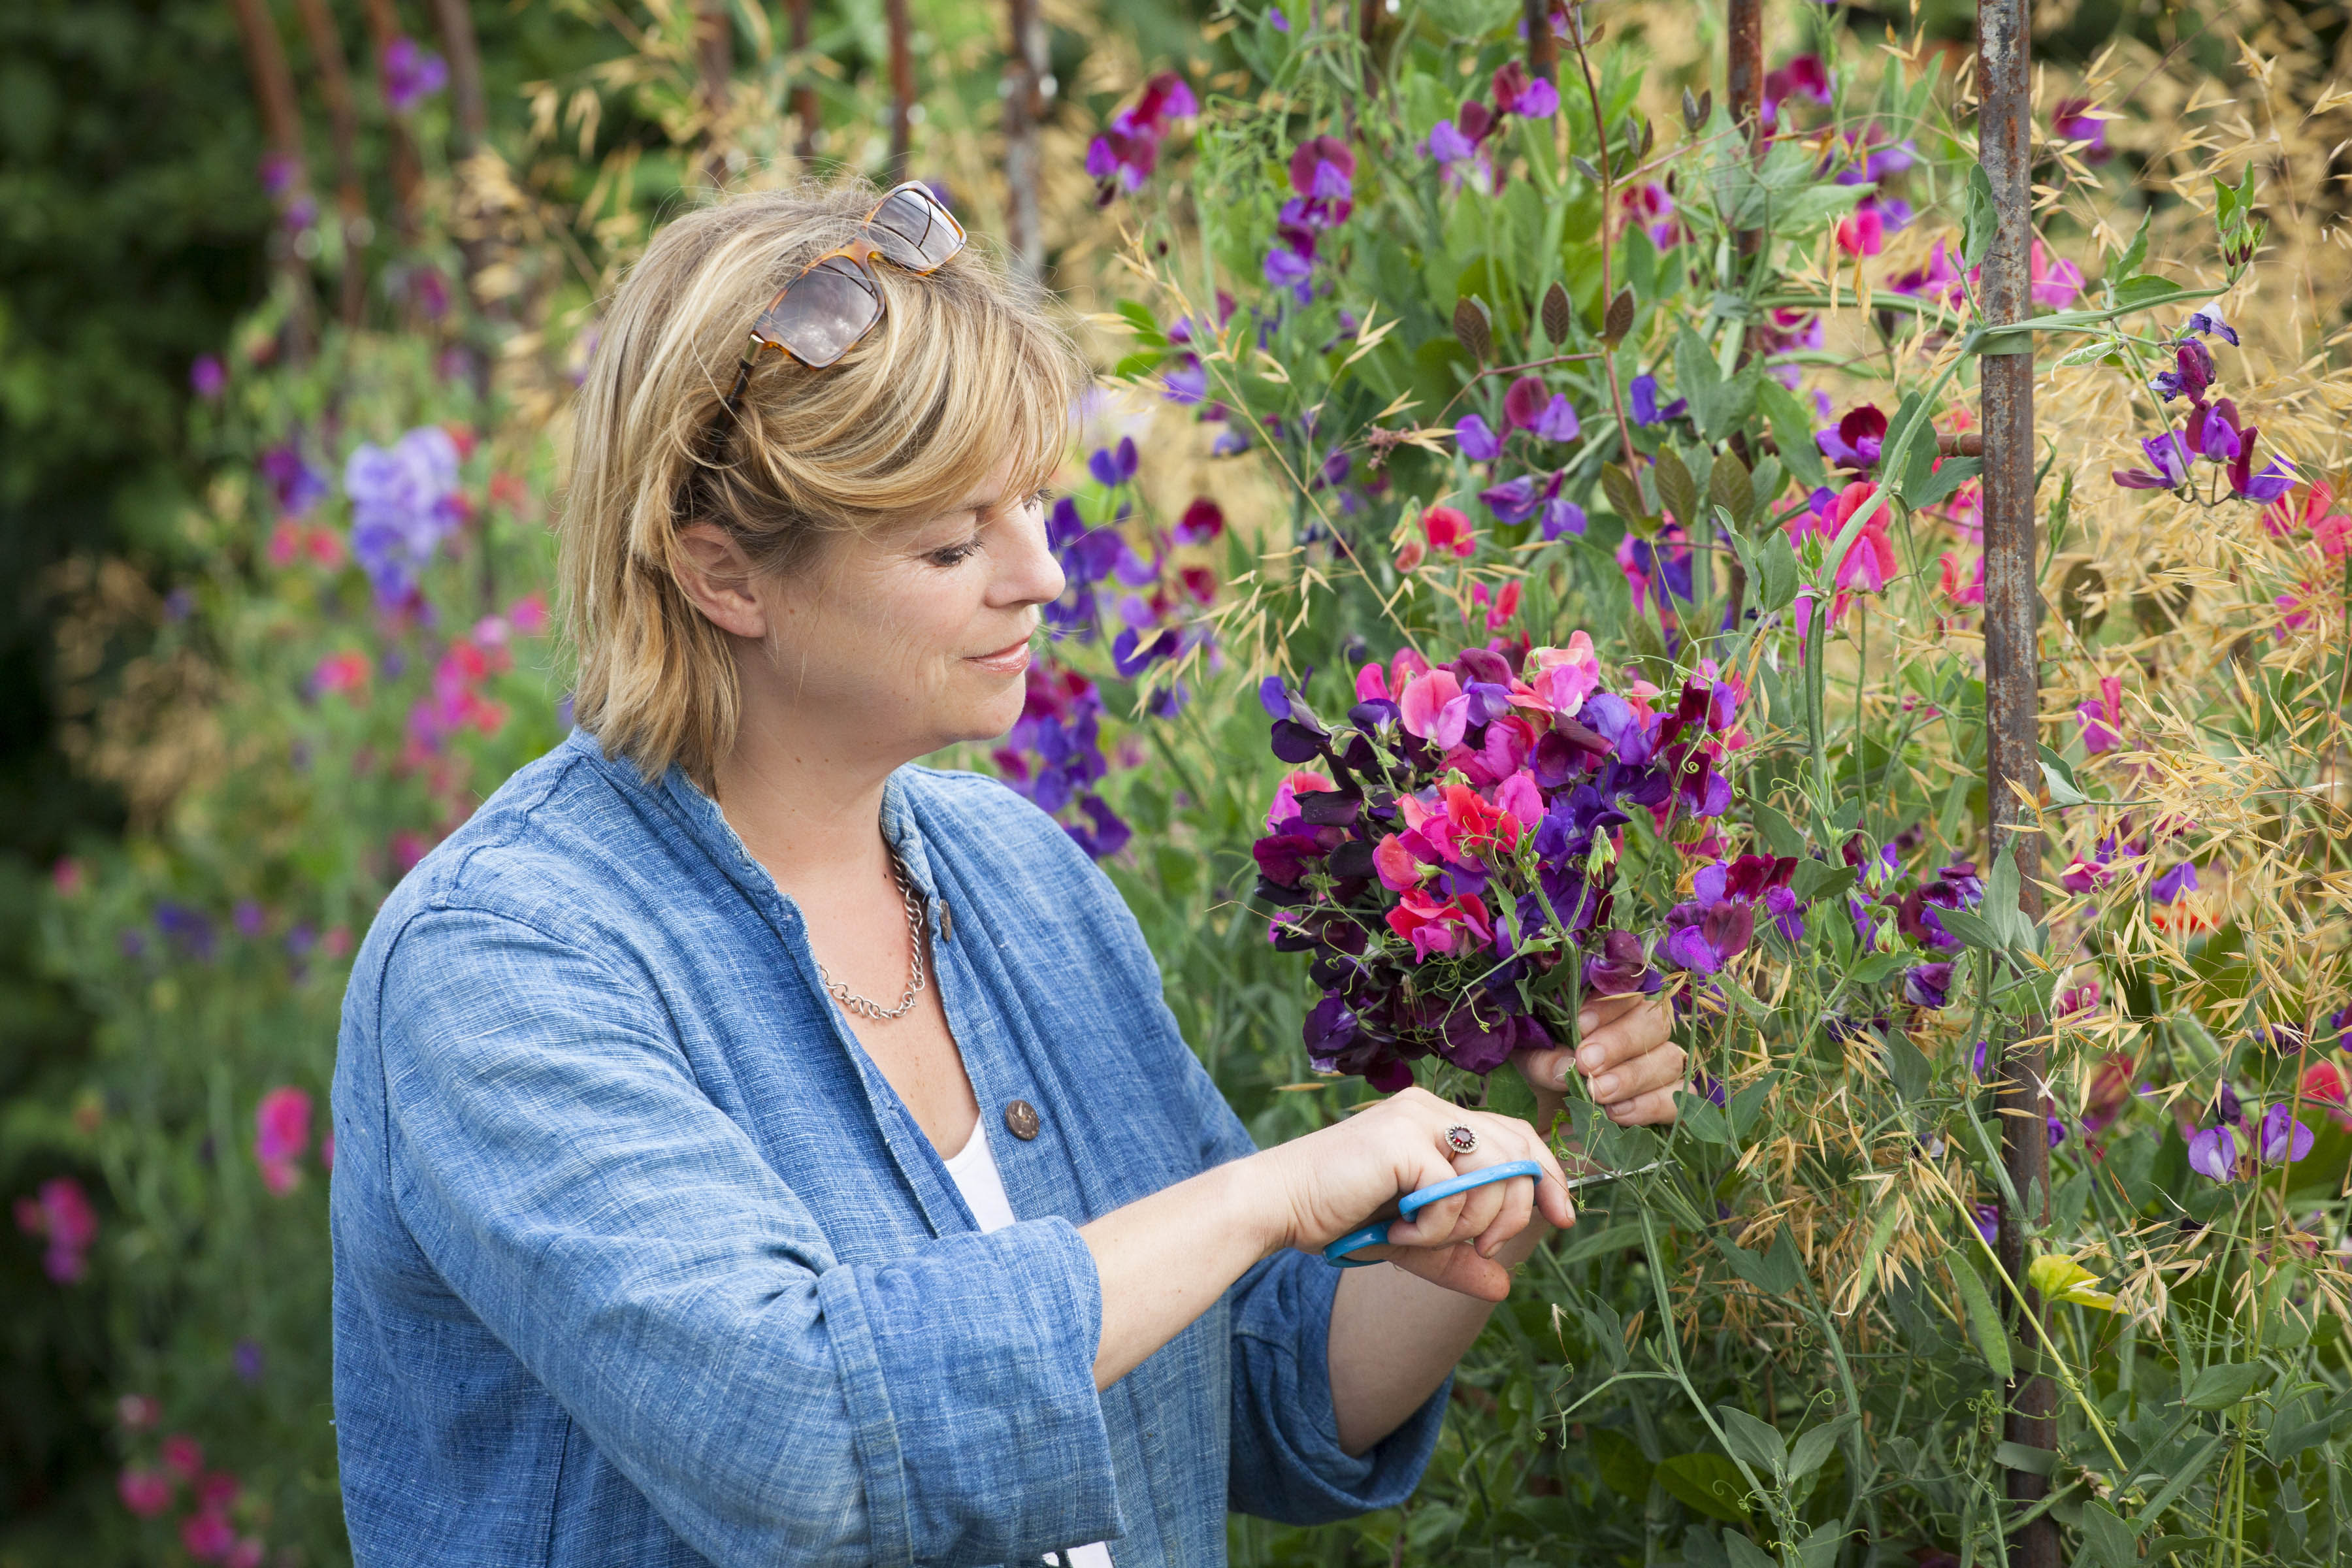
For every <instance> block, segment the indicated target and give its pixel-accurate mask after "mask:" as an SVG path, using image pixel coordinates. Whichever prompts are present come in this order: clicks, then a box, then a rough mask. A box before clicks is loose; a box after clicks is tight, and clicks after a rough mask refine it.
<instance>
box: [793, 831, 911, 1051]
mask: <svg viewBox="0 0 2352 1568" xmlns="http://www.w3.org/2000/svg"><path fill="white" fill-rule="evenodd" d="M890 876H891V878H892V879H894V880H895V881H897V883H898V896H899V897H900V898H901V899H903V900H906V904H907V949H908V954H909V955H910V956H909V957H908V963H907V994H905V995H903V996H901V997H899V998H898V1005H897V1006H896V1007H885V1006H884V1005H882V1004H881V1003H879V1002H877V1001H875V1000H874V999H873V998H872V997H870V996H860V995H859V994H857V993H856V992H855V991H852V990H851V989H850V988H849V987H848V986H846V985H844V984H842V983H841V982H840V981H838V980H835V978H834V977H833V976H832V975H830V974H827V973H825V972H824V963H823V962H822V961H820V962H819V963H818V964H817V966H816V977H817V978H818V979H819V980H822V981H824V988H825V990H826V991H828V992H830V993H831V994H832V995H833V999H834V1000H835V1001H836V1002H838V1003H840V1004H841V1005H843V1006H844V1007H846V1008H847V1009H849V1011H851V1012H853V1013H855V1014H856V1015H857V1016H860V1017H863V1018H871V1019H873V1020H874V1021H875V1022H876V1023H877V1024H887V1023H888V1022H889V1021H890V1020H891V1019H893V1018H903V1017H905V1016H907V1015H908V1013H909V1012H910V1011H912V1010H913V1008H914V1005H915V997H916V996H917V994H919V993H920V992H921V991H922V989H923V902H922V900H921V899H920V898H919V897H918V896H917V894H916V892H915V883H914V879H912V878H910V877H908V875H907V868H906V867H905V865H904V864H902V863H901V862H900V861H899V859H898V855H897V853H896V852H895V851H894V852H893V853H892V854H891V856H890Z"/></svg>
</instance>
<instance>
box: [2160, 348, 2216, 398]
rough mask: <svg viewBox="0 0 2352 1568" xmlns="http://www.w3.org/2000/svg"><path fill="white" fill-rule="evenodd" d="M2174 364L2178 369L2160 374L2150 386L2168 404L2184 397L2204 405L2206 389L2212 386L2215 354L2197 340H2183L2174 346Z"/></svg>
mask: <svg viewBox="0 0 2352 1568" xmlns="http://www.w3.org/2000/svg"><path fill="white" fill-rule="evenodd" d="M2172 362H2173V364H2174V366H2175V368H2174V369H2171V370H2160V371H2158V372H2157V373H2156V375H2155V377H2154V378H2153V380H2152V381H2151V383H2150V384H2151V385H2153V386H2154V387H2155V388H2156V390H2157V391H2158V393H2160V394H2162V395H2163V397H2164V401H2166V402H2167V403H2169V402H2171V401H2172V400H2173V399H2174V398H2176V397H2184V396H2185V397H2187V398H2188V399H2189V402H2191V403H2193V404H2196V405H2199V406H2200V407H2201V406H2203V405H2204V402H2205V393H2206V390H2207V389H2208V388H2209V387H2210V386H2211V385H2212V384H2213V351H2212V350H2210V349H2209V348H2207V347H2206V346H2205V345H2204V344H2203V343H2202V342H2199V341H2198V340H2197V339H2195V338H2183V339H2181V340H2180V341H2179V342H2178V343H2176V344H2174V345H2173V349H2172Z"/></svg>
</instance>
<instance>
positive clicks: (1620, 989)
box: [1584, 931, 1665, 996]
mask: <svg viewBox="0 0 2352 1568" xmlns="http://www.w3.org/2000/svg"><path fill="white" fill-rule="evenodd" d="M1664 985H1665V981H1664V977H1663V976H1661V975H1660V974H1658V973H1657V972H1656V971H1655V970H1653V969H1652V968H1651V967H1650V960H1649V954H1648V953H1646V952H1643V948H1642V939H1641V938H1640V937H1638V936H1635V935H1634V934H1633V932H1632V931H1610V932H1608V933H1607V934H1606V935H1605V936H1603V937H1602V938H1601V951H1600V952H1598V953H1595V954H1594V955H1593V956H1592V957H1591V958H1588V959H1586V960H1585V961H1584V988H1585V989H1586V990H1587V991H1590V992H1591V993H1593V994H1595V995H1601V996H1626V995H1631V994H1633V993H1634V992H1636V991H1639V992H1643V993H1645V994H1652V995H1654V994H1657V993H1658V992H1659V991H1660V990H1662V989H1664Z"/></svg>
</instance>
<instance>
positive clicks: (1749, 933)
mask: <svg viewBox="0 0 2352 1568" xmlns="http://www.w3.org/2000/svg"><path fill="white" fill-rule="evenodd" d="M1666 925H1667V927H1668V931H1667V933H1666V956H1667V958H1669V959H1671V960H1672V961H1673V962H1674V963H1676V964H1678V965H1680V966H1681V967H1682V968H1685V969H1688V970H1691V971H1694V972H1695V973H1700V974H1713V973H1716V972H1717V971H1718V970H1720V969H1721V968H1722V967H1723V966H1724V965H1725V964H1727V963H1730V962H1731V961H1732V960H1733V959H1735V958H1737V957H1738V956H1739V954H1741V953H1742V952H1746V951H1747V949H1748V941H1749V939H1750V938H1752V937H1753V936H1754V934H1755V931H1756V910H1755V907H1754V906H1753V905H1751V904H1749V903H1748V902H1746V901H1745V900H1727V901H1724V902H1719V903H1714V904H1706V905H1701V904H1697V903H1683V904H1676V905H1675V907H1674V908H1673V909H1671V910H1668V911H1667V912H1666Z"/></svg>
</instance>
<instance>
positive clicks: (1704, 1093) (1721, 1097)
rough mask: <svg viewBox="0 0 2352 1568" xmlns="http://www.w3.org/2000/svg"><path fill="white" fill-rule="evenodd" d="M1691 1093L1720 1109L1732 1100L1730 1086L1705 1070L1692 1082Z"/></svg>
mask: <svg viewBox="0 0 2352 1568" xmlns="http://www.w3.org/2000/svg"><path fill="white" fill-rule="evenodd" d="M1691 1092H1692V1093H1693V1094H1696V1095H1697V1096H1698V1097H1699V1098H1700V1099H1701V1100H1706V1102H1707V1103H1708V1104H1709V1105H1713V1106H1717V1107H1718V1108H1719V1107H1721V1106H1723V1105H1725V1104H1727V1103H1728V1102H1729V1100H1730V1098H1731V1096H1730V1092H1729V1088H1728V1086H1727V1085H1726V1084H1725V1083H1724V1081H1723V1080H1722V1079H1719V1078H1717V1077H1716V1076H1715V1075H1714V1074H1713V1073H1711V1072H1706V1071H1705V1070H1702V1071H1701V1072H1700V1073H1699V1075H1698V1077H1697V1078H1696V1079H1692V1080H1691Z"/></svg>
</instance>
